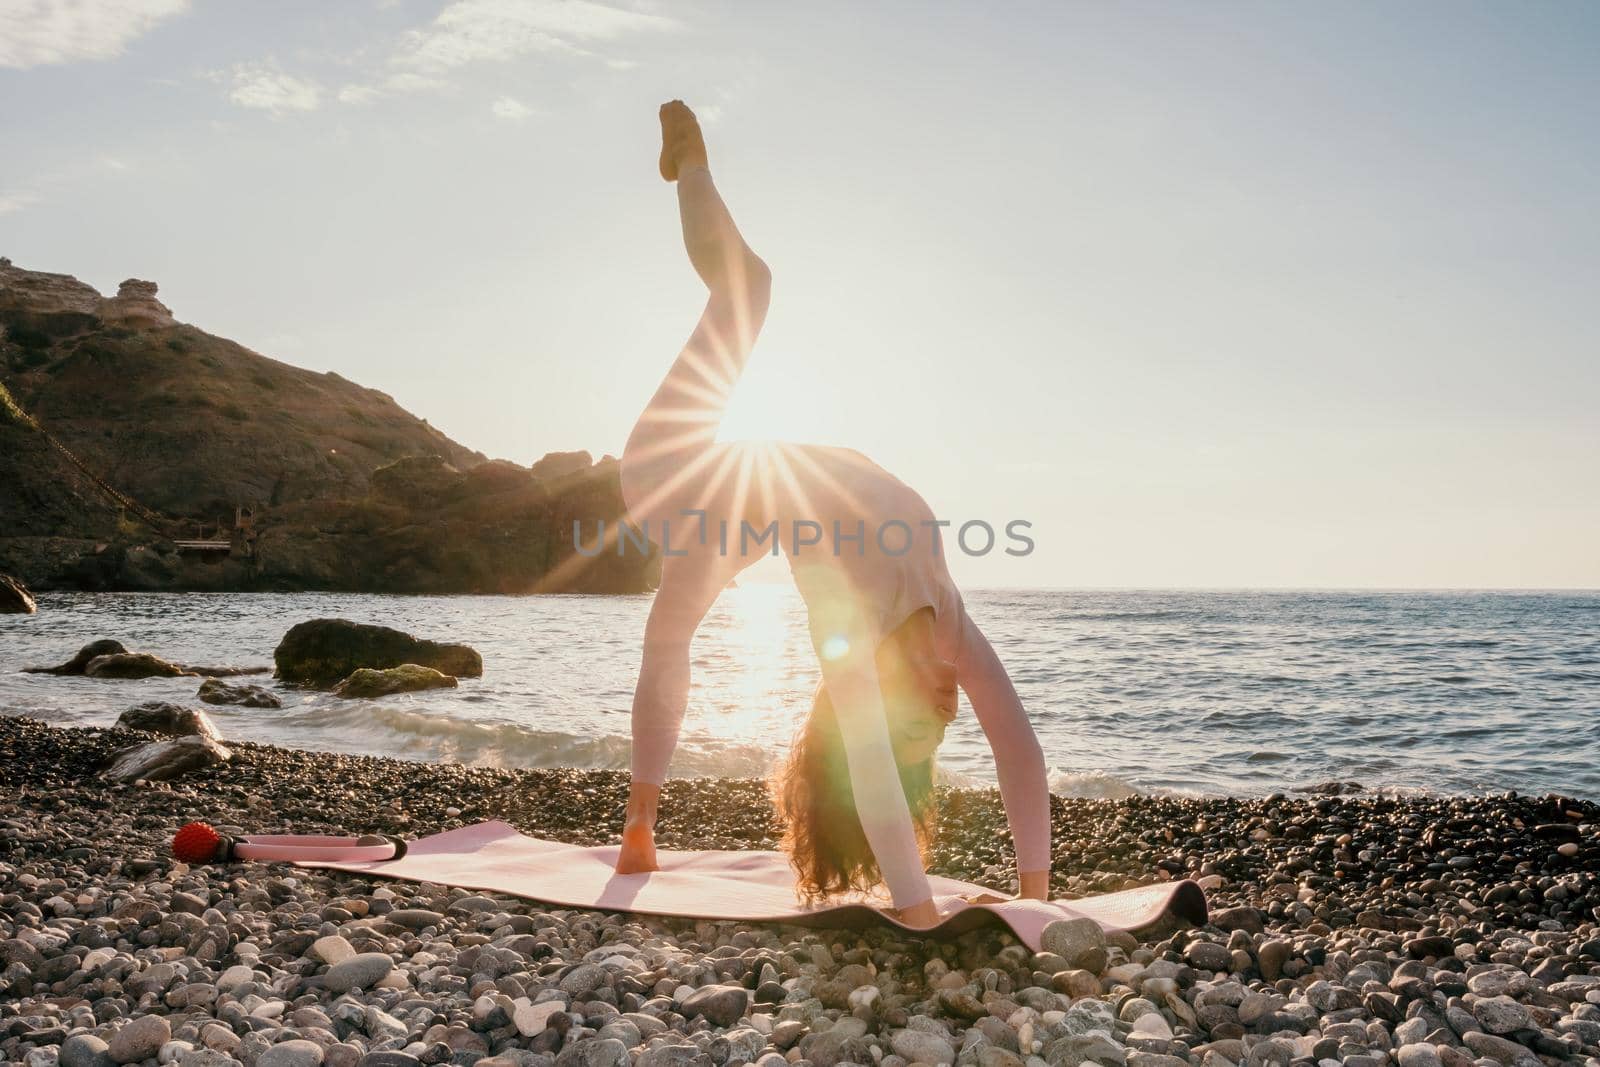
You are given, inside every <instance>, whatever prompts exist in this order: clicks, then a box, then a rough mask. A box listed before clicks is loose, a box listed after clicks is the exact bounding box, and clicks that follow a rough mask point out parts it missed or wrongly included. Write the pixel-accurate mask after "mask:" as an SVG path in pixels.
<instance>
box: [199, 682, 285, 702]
mask: <svg viewBox="0 0 1600 1067" xmlns="http://www.w3.org/2000/svg"><path fill="white" fill-rule="evenodd" d="M198 695H199V697H200V699H201V700H202V701H204V702H205V703H207V704H236V705H238V706H239V707H241V708H281V707H283V701H281V700H279V699H278V698H277V697H276V696H274V695H273V694H272V693H271V692H270V691H269V690H266V689H263V688H262V687H261V686H259V685H229V684H228V683H227V682H219V681H217V680H216V679H215V678H207V679H206V680H205V681H203V682H201V683H200V692H199V694H198Z"/></svg>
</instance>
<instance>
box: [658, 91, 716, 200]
mask: <svg viewBox="0 0 1600 1067" xmlns="http://www.w3.org/2000/svg"><path fill="white" fill-rule="evenodd" d="M706 165H707V163H706V141H705V138H704V137H703V136H701V134H700V122H699V120H698V119H696V118H695V117H694V112H693V111H690V110H689V105H688V104H685V103H684V102H683V101H682V100H670V101H668V102H667V103H665V104H662V105H661V176H662V177H663V178H665V179H666V180H667V181H669V182H675V181H677V180H678V172H679V171H681V170H683V169H685V168H688V167H704V166H706Z"/></svg>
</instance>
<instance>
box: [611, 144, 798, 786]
mask: <svg viewBox="0 0 1600 1067" xmlns="http://www.w3.org/2000/svg"><path fill="white" fill-rule="evenodd" d="M678 208H679V214H680V216H681V217H682V220H683V242H684V246H685V247H686V248H687V250H688V252H689V260H690V262H691V263H692V264H693V265H694V269H695V271H696V272H697V273H698V274H699V275H700V278H701V280H702V281H704V282H705V283H706V287H707V288H708V289H709V290H710V295H709V297H708V299H707V301H706V307H705V311H704V312H703V313H702V314H701V316H700V321H699V323H698V324H697V325H696V326H695V329H694V333H693V334H691V335H690V337H689V341H688V343H687V344H685V345H684V347H683V351H682V352H680V353H679V354H678V358H677V359H675V360H674V361H673V363H672V366H671V368H669V369H668V371H667V374H666V377H665V378H663V379H662V381H661V385H660V386H659V387H658V388H657V389H656V392H655V395H654V396H652V397H651V398H650V402H649V404H647V405H646V406H645V409H644V413H643V414H641V415H640V416H639V421H638V423H637V424H636V425H635V426H634V428H633V432H632V434H630V435H629V437H628V444H627V447H626V448H625V449H624V450H623V453H622V492H623V497H624V499H625V500H626V502H627V505H628V511H629V513H630V515H631V516H632V518H633V520H634V522H635V523H640V524H643V525H645V526H646V528H647V530H648V532H649V534H650V536H651V537H652V539H656V540H658V541H659V539H660V537H661V532H662V531H663V530H668V531H670V536H671V538H672V544H673V547H674V549H675V550H677V549H679V548H688V549H690V550H691V551H690V554H689V555H687V556H671V557H668V558H665V559H663V561H662V568H661V587H660V589H659V590H658V591H657V593H656V597H655V602H654V603H653V604H652V605H651V608H650V618H649V620H648V622H646V624H645V635H644V659H643V662H642V664H641V666H640V670H639V681H638V684H637V686H636V687H635V690H634V697H633V705H634V707H633V758H632V762H633V776H634V778H635V779H636V780H638V781H644V782H651V783H654V784H656V785H659V784H661V783H662V782H663V781H664V780H665V779H666V773H667V762H668V761H669V760H670V759H671V756H672V748H673V746H674V745H675V744H676V741H677V736H678V730H679V727H680V724H681V722H682V719H683V713H684V707H685V705H686V704H687V702H688V697H689V644H690V641H691V640H692V639H693V637H694V633H695V630H696V629H698V628H699V626H700V621H701V619H703V618H704V617H705V614H706V612H707V611H709V610H710V608H711V605H712V604H713V603H714V602H715V601H716V599H717V596H718V594H720V593H721V592H722V590H723V589H724V588H725V587H726V586H727V584H728V582H729V581H731V580H732V579H733V577H734V576H735V575H736V574H738V573H739V571H741V570H743V569H744V568H745V567H746V566H748V565H749V564H750V563H752V562H754V560H755V558H756V557H755V556H750V557H743V556H740V555H739V554H738V553H737V551H730V552H728V553H724V552H721V551H718V550H717V548H716V546H715V545H708V546H706V547H701V546H700V545H699V544H698V543H697V541H696V536H695V535H696V533H697V532H698V522H697V520H695V519H693V518H690V517H687V516H685V515H684V512H685V511H686V510H690V509H692V510H696V511H703V512H705V513H706V514H707V521H709V522H710V523H712V524H715V523H716V522H717V520H718V519H719V518H723V519H726V518H734V520H735V522H737V517H738V516H740V515H746V514H756V513H758V512H760V511H763V510H769V509H770V507H771V502H767V503H766V504H765V505H763V503H762V502H759V501H756V500H754V499H753V498H750V496H749V494H748V493H741V492H740V488H739V486H740V478H739V473H740V471H739V468H740V466H741V464H744V465H748V463H749V462H750V459H749V454H748V453H747V452H742V451H741V450H739V449H735V448H729V447H727V446H724V445H718V444H717V443H716V435H717V428H718V426H719V425H720V424H721V422H722V416H723V412H724V410H725V409H726V407H727V403H728V399H729V397H730V396H731V395H732V393H733V388H734V385H735V384H736V383H737V382H738V380H739V376H740V374H742V373H743V371H744V367H745V362H746V361H747V360H748V358H749V356H750V349H751V348H752V346H754V344H755V339H756V335H757V334H758V333H759V332H760V330H761V324H762V322H763V321H765V319H766V316H767V304H768V300H769V298H770V296H771V288H772V275H771V272H770V271H769V270H768V269H767V265H766V264H765V263H763V262H762V261H761V259H760V258H759V257H758V256H756V254H755V253H754V252H752V251H751V250H750V246H749V245H747V244H745V243H744V238H743V237H741V236H740V234H739V230H738V228H737V227H736V226H735V225H734V223H733V217H732V216H731V215H729V213H728V209H727V206H726V205H725V204H723V202H722V197H721V196H720V195H719V194H718V193H717V188H716V186H715V185H714V184H712V181H711V172H710V171H708V170H706V169H705V168H704V167H695V168H692V169H688V170H685V171H683V172H682V173H681V174H680V175H679V176H678ZM741 497H743V498H744V499H741ZM695 549H699V550H698V551H695Z"/></svg>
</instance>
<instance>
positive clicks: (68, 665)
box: [23, 640, 128, 674]
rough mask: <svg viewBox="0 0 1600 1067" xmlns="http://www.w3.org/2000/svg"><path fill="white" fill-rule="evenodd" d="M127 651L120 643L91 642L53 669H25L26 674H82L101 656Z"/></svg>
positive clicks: (108, 641)
mask: <svg viewBox="0 0 1600 1067" xmlns="http://www.w3.org/2000/svg"><path fill="white" fill-rule="evenodd" d="M126 651H128V650H127V649H126V648H124V647H122V642H121V641H111V640H101V641H91V642H89V643H88V644H87V645H84V646H83V647H82V648H80V649H78V654H77V655H76V656H73V657H72V658H71V659H69V660H67V662H65V663H60V664H57V665H56V666H54V667H25V668H23V671H24V673H26V674H82V673H83V670H84V668H85V667H87V666H89V664H90V663H91V662H93V661H94V660H97V659H99V658H100V657H101V656H116V655H121V654H122V653H124V652H126Z"/></svg>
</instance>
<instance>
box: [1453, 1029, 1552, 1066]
mask: <svg viewBox="0 0 1600 1067" xmlns="http://www.w3.org/2000/svg"><path fill="white" fill-rule="evenodd" d="M1461 1041H1462V1043H1463V1044H1464V1045H1466V1046H1467V1047H1468V1048H1469V1049H1471V1050H1472V1051H1473V1052H1475V1053H1476V1054H1477V1055H1478V1056H1480V1057H1484V1058H1487V1059H1491V1060H1494V1061H1496V1062H1498V1063H1504V1064H1522V1063H1526V1064H1530V1065H1531V1064H1536V1063H1538V1062H1539V1057H1537V1056H1535V1055H1534V1054H1533V1053H1532V1052H1531V1051H1530V1050H1528V1049H1526V1048H1524V1047H1523V1046H1521V1045H1519V1044H1517V1043H1516V1042H1515V1041H1507V1040H1506V1039H1505V1038H1503V1037H1496V1036H1495V1035H1493V1034H1482V1033H1471V1034H1463V1035H1462V1037H1461Z"/></svg>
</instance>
